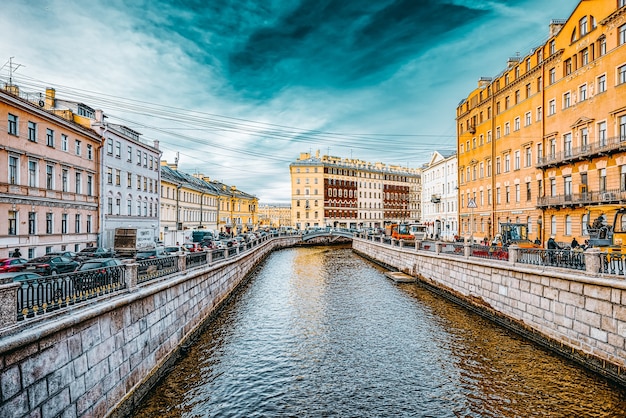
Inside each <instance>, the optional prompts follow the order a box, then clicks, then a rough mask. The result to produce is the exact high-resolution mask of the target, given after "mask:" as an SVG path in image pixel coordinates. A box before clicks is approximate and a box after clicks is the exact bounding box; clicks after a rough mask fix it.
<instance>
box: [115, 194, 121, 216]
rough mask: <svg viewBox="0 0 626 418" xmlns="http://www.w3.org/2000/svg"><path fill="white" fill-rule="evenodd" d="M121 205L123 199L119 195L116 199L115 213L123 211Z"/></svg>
mask: <svg viewBox="0 0 626 418" xmlns="http://www.w3.org/2000/svg"><path fill="white" fill-rule="evenodd" d="M121 206H122V199H120V198H119V197H118V198H117V199H115V214H116V215H119V214H120V213H121V212H120V210H121Z"/></svg>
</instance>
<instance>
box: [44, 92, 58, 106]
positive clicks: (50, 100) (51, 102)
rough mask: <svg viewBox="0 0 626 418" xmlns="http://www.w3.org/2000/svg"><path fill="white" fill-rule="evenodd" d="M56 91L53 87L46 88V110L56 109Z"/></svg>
mask: <svg viewBox="0 0 626 418" xmlns="http://www.w3.org/2000/svg"><path fill="white" fill-rule="evenodd" d="M55 94H56V91H55V90H54V89H53V88H52V87H47V88H46V109H54V107H55V105H56V100H55V97H54V96H55Z"/></svg>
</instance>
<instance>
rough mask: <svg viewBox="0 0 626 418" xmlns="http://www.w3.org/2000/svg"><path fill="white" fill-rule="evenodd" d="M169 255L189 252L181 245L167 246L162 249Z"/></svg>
mask: <svg viewBox="0 0 626 418" xmlns="http://www.w3.org/2000/svg"><path fill="white" fill-rule="evenodd" d="M163 251H165V252H166V253H167V254H169V255H181V254H187V253H188V252H189V250H188V249H187V248H186V247H184V246H182V245H169V246H167V247H165V248H164V249H163Z"/></svg>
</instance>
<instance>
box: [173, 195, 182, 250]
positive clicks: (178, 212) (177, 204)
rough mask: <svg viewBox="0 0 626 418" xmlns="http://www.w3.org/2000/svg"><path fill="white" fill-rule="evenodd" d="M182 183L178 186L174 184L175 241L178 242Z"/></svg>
mask: <svg viewBox="0 0 626 418" xmlns="http://www.w3.org/2000/svg"><path fill="white" fill-rule="evenodd" d="M182 186H183V185H182V184H179V185H178V186H176V229H175V231H176V237H175V238H176V242H180V241H179V240H178V225H179V223H180V205H179V202H180V188H181V187H182Z"/></svg>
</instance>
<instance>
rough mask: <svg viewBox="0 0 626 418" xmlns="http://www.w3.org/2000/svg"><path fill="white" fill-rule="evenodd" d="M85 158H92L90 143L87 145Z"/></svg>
mask: <svg viewBox="0 0 626 418" xmlns="http://www.w3.org/2000/svg"><path fill="white" fill-rule="evenodd" d="M87 159H88V160H93V146H92V145H91V144H88V145H87Z"/></svg>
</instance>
